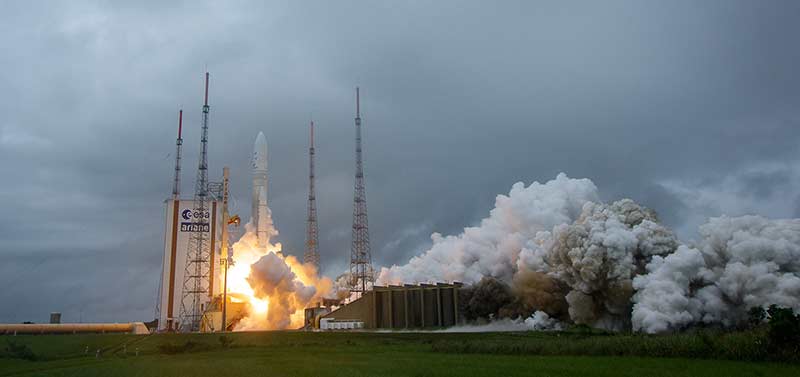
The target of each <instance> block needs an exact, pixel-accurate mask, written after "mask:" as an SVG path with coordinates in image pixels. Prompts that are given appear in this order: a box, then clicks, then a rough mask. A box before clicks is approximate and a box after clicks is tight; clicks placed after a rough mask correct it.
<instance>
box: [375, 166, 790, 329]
mask: <svg viewBox="0 0 800 377" xmlns="http://www.w3.org/2000/svg"><path fill="white" fill-rule="evenodd" d="M700 234H701V235H702V241H701V242H700V243H699V244H698V245H695V246H692V245H681V244H680V242H679V241H678V239H677V237H676V236H675V235H674V233H673V232H672V231H671V230H670V229H668V228H666V227H664V226H663V225H661V224H659V222H658V219H657V217H656V214H655V213H654V212H653V211H652V210H649V209H647V208H644V207H642V206H640V205H638V204H636V203H635V202H633V201H632V200H630V199H623V200H620V201H617V202H614V203H611V204H604V203H601V202H600V201H599V200H598V194H597V188H596V187H595V186H594V184H593V183H592V182H591V181H589V180H587V179H570V178H568V177H567V176H566V175H564V174H559V175H558V177H556V179H554V180H552V181H549V182H547V183H545V184H539V183H533V184H531V185H530V186H528V187H525V186H524V185H523V184H522V183H517V184H515V185H514V186H513V187H512V189H511V191H510V193H509V195H508V196H505V195H499V196H498V197H497V200H496V203H495V208H494V209H493V210H492V211H491V212H490V213H489V216H488V217H487V218H485V219H484V220H482V221H481V223H480V225H479V226H476V227H471V228H465V229H464V232H463V233H461V234H460V235H458V236H447V237H445V236H442V235H440V234H438V233H434V234H433V235H432V239H433V241H434V244H433V246H432V247H431V248H430V249H429V250H427V251H425V252H423V253H422V254H421V255H419V256H417V257H414V258H412V259H411V260H410V261H409V263H408V264H406V265H403V266H397V265H395V266H392V267H390V268H382V269H381V271H380V275H379V278H378V283H379V284H400V283H420V282H433V281H442V280H445V281H462V282H465V283H476V282H478V281H480V279H481V278H483V277H493V278H496V279H498V280H500V281H503V282H505V283H507V284H510V285H511V286H512V288H513V291H514V294H515V295H516V296H517V299H516V300H517V301H516V302H515V304H514V305H516V306H515V307H514V308H512V310H511V312H514V310H516V312H520V309H521V310H522V312H525V311H527V313H534V312H537V311H541V313H543V314H547V315H548V316H550V317H552V316H555V317H556V318H558V319H561V320H568V321H570V322H573V323H585V324H589V325H592V326H595V327H601V328H606V329H616V330H620V329H630V328H633V329H635V330H642V331H647V332H659V331H668V330H675V329H680V328H683V327H686V326H689V325H693V324H697V323H706V324H720V325H723V326H734V325H736V324H739V323H741V322H742V321H743V320H745V318H746V312H747V310H748V309H749V308H750V307H753V306H767V305H769V304H778V305H782V306H788V307H793V308H795V309H796V310H800V220H767V219H764V218H761V217H756V216H744V217H738V218H728V217H721V218H714V219H711V220H710V221H709V222H708V223H707V224H705V225H703V226H701V227H700ZM548 318H549V317H548Z"/></svg>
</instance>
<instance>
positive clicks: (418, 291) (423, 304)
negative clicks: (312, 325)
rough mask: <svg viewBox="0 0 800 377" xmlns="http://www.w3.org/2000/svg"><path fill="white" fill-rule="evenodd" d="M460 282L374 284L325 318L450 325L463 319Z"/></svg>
mask: <svg viewBox="0 0 800 377" xmlns="http://www.w3.org/2000/svg"><path fill="white" fill-rule="evenodd" d="M460 287H461V284H460V283H455V284H443V283H439V284H436V285H430V284H422V285H404V286H388V287H380V286H377V287H374V288H373V290H372V291H369V292H367V293H366V294H364V296H363V297H362V298H360V299H358V300H356V301H353V302H352V303H350V304H348V305H345V306H343V307H341V308H339V309H337V310H334V311H333V312H331V313H328V314H326V315H324V316H323V317H322V318H332V319H336V320H337V321H350V320H352V321H362V322H364V328H366V329H404V328H431V327H447V326H453V325H456V324H457V323H458V322H459V320H460V319H459V314H458V289H459V288H460Z"/></svg>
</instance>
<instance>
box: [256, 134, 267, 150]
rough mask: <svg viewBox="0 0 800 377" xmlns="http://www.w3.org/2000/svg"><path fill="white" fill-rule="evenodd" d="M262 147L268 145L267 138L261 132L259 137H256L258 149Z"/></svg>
mask: <svg viewBox="0 0 800 377" xmlns="http://www.w3.org/2000/svg"><path fill="white" fill-rule="evenodd" d="M262 145H267V138H266V137H265V136H264V133H263V132H259V133H258V136H256V147H260V146H262Z"/></svg>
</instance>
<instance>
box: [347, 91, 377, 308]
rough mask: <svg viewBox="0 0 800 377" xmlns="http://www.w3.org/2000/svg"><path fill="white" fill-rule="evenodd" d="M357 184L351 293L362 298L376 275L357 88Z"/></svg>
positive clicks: (351, 247) (351, 258)
mask: <svg viewBox="0 0 800 377" xmlns="http://www.w3.org/2000/svg"><path fill="white" fill-rule="evenodd" d="M355 121H356V182H355V195H354V196H353V239H352V243H351V245H350V292H354V293H356V294H357V295H359V296H361V295H363V294H364V292H366V291H367V289H369V288H371V287H372V283H373V282H374V280H375V275H374V272H373V270H372V255H371V253H370V247H369V226H368V222H367V194H366V190H365V187H364V163H363V160H362V152H361V105H360V98H359V92H358V87H356V119H355Z"/></svg>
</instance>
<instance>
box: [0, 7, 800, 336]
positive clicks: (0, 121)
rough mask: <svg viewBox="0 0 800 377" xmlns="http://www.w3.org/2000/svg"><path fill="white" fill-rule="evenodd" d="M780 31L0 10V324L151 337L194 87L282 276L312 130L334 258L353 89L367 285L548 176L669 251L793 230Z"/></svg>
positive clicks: (769, 13) (725, 22)
mask: <svg viewBox="0 0 800 377" xmlns="http://www.w3.org/2000/svg"><path fill="white" fill-rule="evenodd" d="M798 16H800V6H799V5H798V4H797V3H795V2H791V1H771V2H750V1H707V2H703V3H700V4H698V3H697V2H690V1H672V2H660V3H656V2H638V1H614V2H603V3H602V4H601V3H592V4H586V3H584V4H577V3H564V2H550V1H541V2H515V1H508V2H502V3H498V4H492V5H489V4H486V3H485V2H472V1H453V2H436V3H433V4H416V3H409V4H400V3H396V2H385V3H374V2H369V3H367V2H336V3H330V2H319V3H316V4H309V3H303V4H299V3H297V4H296V3H288V4H286V3H284V4H275V3H271V4H265V3H262V2H237V3H236V4H228V3H219V2H202V3H199V2H175V3H171V4H162V3H161V2H139V3H136V4H133V5H122V4H111V3H95V2H69V3H47V4H45V3H36V2H34V3H31V2H10V3H6V4H4V12H3V14H2V15H0V43H2V45H3V46H4V53H3V54H2V55H0V67H2V69H0V88H3V90H2V92H0V112H1V113H2V114H3V116H2V117H0V176H2V177H3V183H4V184H3V185H0V206H1V207H2V208H3V214H4V215H5V216H2V217H1V218H0V255H2V256H4V257H5V258H4V260H5V263H4V265H3V267H1V268H2V269H0V273H1V274H0V283H2V284H3V286H4V287H6V289H4V290H3V291H2V293H0V301H2V302H15V303H17V304H15V305H11V306H7V305H4V306H3V307H0V321H21V320H36V321H42V320H44V319H46V316H47V313H48V312H49V311H57V310H60V311H63V312H64V315H65V319H66V318H70V319H74V318H75V317H76V316H78V314H76V311H79V310H80V309H78V308H84V313H83V319H84V320H127V319H148V318H150V316H151V315H152V306H153V303H154V302H155V298H154V297H153V295H154V292H155V290H156V288H157V285H158V278H159V272H160V253H161V243H162V237H163V235H162V234H161V232H162V226H163V219H162V218H161V217H162V212H163V203H162V200H163V199H164V198H166V197H167V196H168V194H169V190H170V185H171V171H172V167H173V166H172V163H173V160H172V155H171V154H172V153H173V143H174V137H175V136H174V133H175V130H174V127H175V124H174V123H175V113H176V111H177V108H178V105H183V108H184V110H185V121H186V123H185V124H186V128H185V130H186V131H185V144H184V145H185V147H184V148H185V149H184V151H185V154H184V175H183V191H184V193H185V194H187V195H191V191H192V184H193V181H194V174H193V173H194V172H193V168H194V167H195V166H196V161H197V150H198V141H199V116H200V104H201V103H200V102H201V98H200V97H201V86H202V76H201V75H202V71H203V69H204V67H205V66H206V65H207V66H208V68H209V70H210V71H211V73H212V83H211V105H212V124H211V131H210V143H211V147H210V159H211V160H210V165H211V166H210V167H211V169H212V172H213V175H214V177H219V175H220V174H221V169H222V167H223V166H226V165H227V166H230V167H231V169H232V176H231V179H232V185H233V187H232V190H233V191H232V196H233V199H234V204H235V209H236V210H237V211H238V212H239V213H240V214H242V215H244V216H247V215H249V213H247V212H248V211H249V210H248V208H249V203H248V198H249V190H250V188H249V187H248V185H249V181H250V180H249V174H250V172H249V170H248V166H249V165H248V159H249V156H250V153H251V149H252V142H253V140H254V137H255V135H256V134H257V133H258V131H264V133H265V134H266V135H267V139H268V142H269V148H270V169H271V170H270V179H271V181H270V198H271V201H272V203H271V207H272V210H273V216H274V218H275V223H276V226H277V227H278V229H279V230H280V233H281V234H280V241H282V242H283V244H284V248H285V249H286V250H289V251H290V252H291V253H294V254H300V253H301V250H302V247H303V239H304V229H305V223H304V217H305V205H306V203H305V192H306V185H307V182H306V180H307V171H306V169H307V156H306V152H307V149H306V148H307V145H306V143H307V141H306V137H307V136H306V124H307V122H308V120H309V119H310V117H311V116H312V114H313V117H314V119H315V120H316V122H317V124H318V125H319V127H318V132H317V135H318V136H317V137H318V139H317V144H318V145H317V156H318V159H319V160H318V165H317V169H318V209H319V216H320V231H321V234H320V241H321V245H320V247H321V252H322V258H323V263H324V265H325V266H326V270H325V271H326V273H328V274H330V275H336V274H338V273H339V272H340V271H341V270H343V269H344V268H345V267H346V263H347V258H348V253H349V242H350V222H351V216H352V209H351V208H352V184H353V179H352V175H353V170H354V169H353V141H352V138H353V127H352V122H353V120H352V118H353V93H352V92H353V87H354V86H355V85H360V86H361V87H362V88H363V92H364V97H363V113H364V114H363V118H364V135H365V142H366V145H365V168H366V175H367V198H368V207H369V212H370V229H371V238H372V241H373V253H374V255H373V258H374V260H375V262H376V264H381V265H388V264H392V263H401V262H404V261H405V260H407V259H408V258H409V257H410V256H411V255H414V254H416V253H418V252H419V251H420V250H422V249H424V248H425V246H426V245H429V244H430V238H429V233H430V232H432V231H437V232H440V233H442V234H452V233H457V232H458V231H460V229H461V228H463V227H464V226H469V225H474V224H475V222H476V221H477V220H478V219H480V218H483V217H485V215H486V212H487V211H488V210H489V209H490V208H492V205H493V202H494V198H495V196H496V195H497V194H499V193H506V192H508V189H509V187H510V186H511V184H513V183H514V182H516V181H524V182H526V183H529V182H532V181H534V180H539V181H546V180H549V179H551V178H553V177H555V175H556V174H557V173H558V172H561V171H565V172H567V173H568V174H569V175H570V176H572V177H588V178H591V179H592V180H593V181H594V182H595V183H596V184H597V185H598V187H599V188H600V192H601V195H603V196H604V198H603V199H606V200H611V199H617V198H621V197H628V196H630V197H633V198H634V199H636V200H637V201H639V202H641V203H642V204H644V205H647V206H649V207H652V208H654V209H656V210H657V211H658V212H659V213H661V216H662V218H663V219H664V220H665V221H666V223H667V224H669V225H671V226H674V227H676V228H678V230H679V233H680V234H681V235H682V236H684V237H691V236H692V230H691V229H692V228H691V224H693V223H694V222H696V221H699V220H697V219H701V218H704V217H707V216H710V215H718V214H721V213H734V212H743V211H744V212H755V213H760V214H762V215H766V216H776V217H778V216H779V217H784V216H797V213H798V209H797V208H800V204H799V203H798V201H797V200H796V194H792V195H793V196H786V195H788V194H786V193H797V192H798V188H799V187H798V186H799V185H800V184H798V180H797V179H796V178H794V177H797V174H796V172H797V169H795V168H793V166H797V164H796V161H797V155H798V145H799V143H800V127H798V126H799V124H798V123H800V115H798V113H797V110H796V109H798V108H800V75H797V74H796V72H797V67H798V66H800V49H798V48H797V47H796V41H795V39H796V36H797V35H798V34H800V26H798V25H797V22H796V20H797V18H798ZM776 166H777V167H776ZM763 167H769V169H767V170H768V171H766V172H759V169H762V168H763ZM698 196H699V197H702V198H711V199H714V200H710V199H709V200H705V201H703V202H702V203H698V202H696V201H693V200H692V198H696V197H698ZM793 197H794V198H795V199H794V201H792V200H791V198H793ZM787 199H788V200H789V201H790V202H792V203H794V204H791V203H789V204H787V203H786V201H787Z"/></svg>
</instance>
